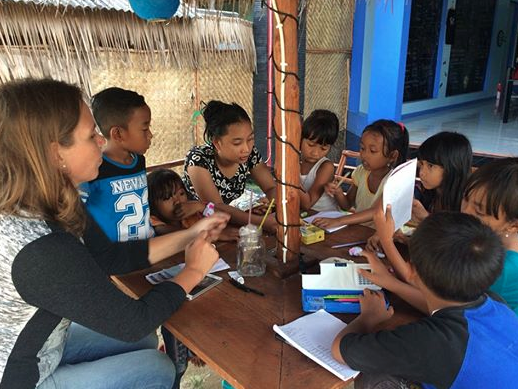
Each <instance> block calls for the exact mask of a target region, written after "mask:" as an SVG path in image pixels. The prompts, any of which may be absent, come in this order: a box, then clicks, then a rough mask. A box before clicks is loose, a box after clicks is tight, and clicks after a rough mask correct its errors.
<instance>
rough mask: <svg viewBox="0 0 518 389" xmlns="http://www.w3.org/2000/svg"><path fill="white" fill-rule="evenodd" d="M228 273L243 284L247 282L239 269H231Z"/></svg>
mask: <svg viewBox="0 0 518 389" xmlns="http://www.w3.org/2000/svg"><path fill="white" fill-rule="evenodd" d="M228 275H229V276H230V278H232V279H234V280H236V281H237V282H239V283H240V284H241V285H243V284H244V283H245V279H244V278H243V277H242V276H241V274H239V273H238V272H237V271H229V272H228Z"/></svg>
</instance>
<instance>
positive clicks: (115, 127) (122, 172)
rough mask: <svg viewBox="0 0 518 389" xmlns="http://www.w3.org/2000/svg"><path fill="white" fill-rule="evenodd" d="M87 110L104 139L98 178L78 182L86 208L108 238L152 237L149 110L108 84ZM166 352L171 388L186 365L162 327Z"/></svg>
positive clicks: (183, 352)
mask: <svg viewBox="0 0 518 389" xmlns="http://www.w3.org/2000/svg"><path fill="white" fill-rule="evenodd" d="M92 113H93V116H94V118H95V121H96V123H97V126H98V127H99V128H100V130H101V132H102V134H103V135H104V137H105V138H106V139H107V145H106V148H105V149H104V151H103V162H102V164H101V166H100V167H99V176H98V177H97V178H96V179H95V180H92V181H90V182H88V183H87V184H83V185H82V186H81V190H82V192H83V193H82V194H81V195H82V197H83V200H84V201H85V204H86V208H87V209H88V211H89V212H90V214H91V215H92V216H93V218H94V219H95V220H96V221H97V223H98V224H99V226H100V227H101V228H102V229H103V231H104V232H105V233H106V235H107V236H108V237H109V238H110V240H112V241H114V242H117V241H119V242H122V241H127V240H141V239H147V238H150V237H152V236H154V231H153V228H152V227H151V222H150V211H149V203H148V186H147V176H146V160H145V158H144V156H143V154H144V153H145V152H146V151H147V149H148V148H149V146H150V145H151V138H152V137H153V134H152V133H151V130H150V128H149V126H150V123H151V109H150V108H149V106H148V105H147V104H146V102H145V100H144V97H143V96H141V95H140V94H138V93H136V92H133V91H129V90H125V89H122V88H115V87H113V88H108V89H105V90H103V91H101V92H99V93H97V94H96V95H95V96H93V98H92ZM162 336H163V338H164V343H165V345H166V351H167V354H168V355H169V357H170V358H171V360H172V361H173V363H174V364H175V367H176V379H175V383H174V386H173V389H176V388H179V387H180V380H181V377H182V375H183V374H184V372H185V370H186V369H187V352H188V350H187V348H186V347H185V346H184V345H183V344H182V343H180V342H178V341H177V340H176V339H175V338H174V337H173V335H172V334H171V333H170V332H169V331H167V330H166V329H165V328H164V327H162Z"/></svg>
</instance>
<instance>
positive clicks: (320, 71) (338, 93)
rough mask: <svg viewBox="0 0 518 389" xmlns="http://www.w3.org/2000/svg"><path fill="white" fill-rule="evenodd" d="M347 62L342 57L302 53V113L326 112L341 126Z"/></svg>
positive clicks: (345, 102) (345, 108) (344, 112)
mask: <svg viewBox="0 0 518 389" xmlns="http://www.w3.org/2000/svg"><path fill="white" fill-rule="evenodd" d="M348 61H349V59H348V58H347V56H345V55H343V54H326V55H322V54H306V87H305V100H304V113H305V116H308V115H309V114H310V113H311V111H313V110H314V109H329V110H330V111H333V112H334V113H336V114H337V115H338V118H339V119H340V126H341V127H343V125H344V123H345V117H346V115H347V97H348V96H347V94H348V91H349V84H348V75H347V67H348Z"/></svg>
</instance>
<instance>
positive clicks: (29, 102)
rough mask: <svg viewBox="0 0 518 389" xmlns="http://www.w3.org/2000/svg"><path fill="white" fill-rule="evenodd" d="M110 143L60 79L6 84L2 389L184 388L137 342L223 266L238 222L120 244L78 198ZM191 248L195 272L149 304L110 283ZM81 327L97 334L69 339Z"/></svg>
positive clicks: (0, 252)
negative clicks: (222, 236)
mask: <svg viewBox="0 0 518 389" xmlns="http://www.w3.org/2000/svg"><path fill="white" fill-rule="evenodd" d="M102 144H103V139H102V137H101V136H100V135H99V134H98V133H97V132H96V129H95V124H94V121H93V118H92V115H91V113H90V110H89V108H88V107H87V105H86V104H85V103H84V101H83V96H82V93H81V91H80V90H79V89H78V88H77V87H75V86H72V85H69V84H66V83H64V82H58V81H53V80H22V81H16V82H11V83H7V84H4V85H2V86H0V241H1V242H2V245H1V246H0V290H2V293H3V296H2V301H1V302H0V333H1V334H2V341H1V344H0V375H1V382H0V387H1V388H11V387H17V388H34V387H38V388H45V389H46V388H57V387H74V388H101V387H102V388H115V387H117V388H119V387H139V388H148V387H149V388H150V387H153V388H170V387H171V386H172V385H173V382H174V377H175V372H174V367H173V365H172V363H171V362H170V361H169V359H168V358H167V356H165V354H161V353H159V352H158V351H157V350H156V349H151V348H150V347H147V348H139V343H135V342H137V341H139V340H141V339H143V338H144V339H145V337H146V336H147V335H148V334H150V333H152V332H153V331H154V330H155V329H156V328H157V327H158V326H159V325H160V324H162V323H163V322H164V321H165V320H166V319H167V318H168V317H169V316H170V315H171V314H172V313H173V312H174V311H176V310H177V309H178V308H179V307H180V305H181V304H182V302H183V301H184V299H185V294H186V293H187V292H189V291H190V290H191V289H192V288H193V287H194V286H195V285H196V284H198V282H199V281H200V280H201V279H202V278H203V277H204V275H205V273H206V272H207V271H208V270H209V269H210V268H211V267H212V265H213V263H214V262H215V261H216V260H217V259H218V258H219V255H218V253H217V251H216V250H215V249H214V247H213V246H212V245H211V244H210V241H211V240H213V239H216V238H217V237H218V235H219V233H220V232H221V230H222V229H223V228H224V227H225V225H226V222H227V221H228V216H227V215H224V214H216V215H214V216H212V217H209V218H204V219H203V220H201V221H200V222H198V223H196V224H195V225H194V226H193V227H191V228H190V229H188V230H183V231H179V232H176V233H173V234H169V235H164V236H161V237H157V238H153V239H151V240H148V241H131V242H125V243H111V242H110V241H109V240H108V238H107V237H106V236H105V235H104V234H103V233H102V231H101V230H100V228H99V226H97V225H96V224H95V222H94V221H93V220H92V219H91V218H90V217H89V215H88V214H87V213H86V211H85V210H84V208H83V206H82V203H81V201H80V198H79V194H78V191H77V186H78V185H79V184H80V183H81V182H85V181H89V180H92V179H93V178H95V177H96V176H97V173H98V167H99V165H100V163H101V149H100V148H101V146H102ZM183 249H185V261H186V266H185V268H184V270H183V271H182V272H181V273H179V274H178V275H177V276H176V277H175V278H174V279H173V280H172V282H164V283H162V284H159V285H156V286H154V287H153V288H152V289H151V290H150V291H149V292H148V293H146V294H145V295H143V296H142V297H141V298H140V299H139V300H134V299H132V298H130V297H128V296H126V295H125V294H123V293H122V292H120V291H119V290H118V289H117V288H116V287H115V286H114V285H113V284H112V283H111V282H110V281H109V277H108V275H111V274H123V273H127V272H131V271H134V270H138V269H142V268H145V267H148V266H149V265H151V264H154V263H156V262H158V261H160V260H161V259H164V258H166V257H168V256H170V255H173V254H174V253H176V252H179V251H181V250H183ZM71 321H73V322H75V323H78V324H80V325H82V326H83V327H84V328H85V331H86V332H88V333H83V334H82V338H80V339H79V338H74V337H73V336H70V334H68V335H67V332H70V331H68V329H69V326H70V322H71ZM131 342H133V343H131ZM129 366H131V368H130V369H128V367H129Z"/></svg>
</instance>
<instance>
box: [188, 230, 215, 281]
mask: <svg viewBox="0 0 518 389" xmlns="http://www.w3.org/2000/svg"><path fill="white" fill-rule="evenodd" d="M218 259H219V253H218V252H217V250H216V247H215V246H214V245H213V244H212V243H210V236H209V234H208V232H207V231H202V232H200V234H199V235H198V236H197V237H196V239H194V240H193V241H192V242H191V243H189V244H188V245H187V246H186V247H185V268H189V269H191V270H194V271H197V272H199V273H200V274H201V275H202V277H203V276H205V274H207V272H208V271H209V270H210V269H212V266H213V265H214V264H215V263H216V261H217V260H218Z"/></svg>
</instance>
